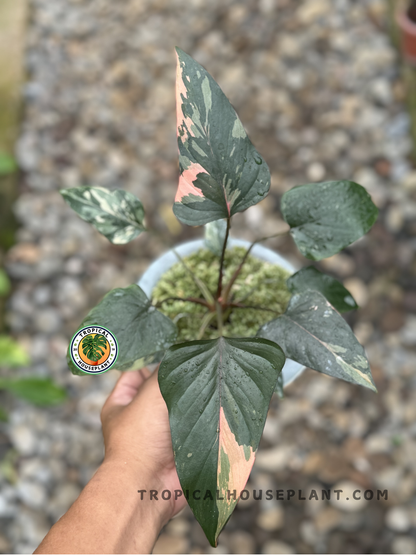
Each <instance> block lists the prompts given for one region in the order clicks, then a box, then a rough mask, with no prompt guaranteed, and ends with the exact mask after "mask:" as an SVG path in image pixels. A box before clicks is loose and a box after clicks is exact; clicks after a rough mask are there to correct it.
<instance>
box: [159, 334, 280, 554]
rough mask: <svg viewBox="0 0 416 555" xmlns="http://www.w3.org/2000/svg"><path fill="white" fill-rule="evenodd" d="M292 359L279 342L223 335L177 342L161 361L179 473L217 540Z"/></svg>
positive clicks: (161, 380)
mask: <svg viewBox="0 0 416 555" xmlns="http://www.w3.org/2000/svg"><path fill="white" fill-rule="evenodd" d="M284 362H285V357H284V355H283V352H282V350H281V349H280V347H279V346H278V345H276V343H273V342H271V341H267V340H264V339H256V338H250V339H230V338H225V337H220V338H219V339H215V340H211V341H191V342H188V343H182V344H180V345H176V346H174V347H171V348H170V349H169V350H168V351H167V352H166V354H165V357H164V358H163V360H162V363H161V365H160V368H159V384H160V390H161V392H162V395H163V397H164V399H165V401H166V404H167V406H168V409H169V420H170V428H171V432H172V444H173V451H174V455H175V463H176V469H177V472H178V476H179V479H180V482H181V486H182V489H183V490H184V492H185V493H186V492H188V493H189V498H188V503H189V505H190V507H191V509H192V511H193V513H194V515H195V517H196V518H197V520H198V522H199V523H200V524H201V526H202V528H203V530H204V532H205V534H206V536H207V538H208V540H209V541H210V543H211V545H213V546H215V545H216V543H217V538H218V535H219V534H220V532H221V530H222V529H223V527H224V526H225V524H226V522H227V520H228V519H229V517H230V515H231V513H232V512H233V510H234V508H235V506H236V504H237V501H238V497H239V495H240V492H241V491H242V490H243V489H244V486H245V484H246V482H247V479H248V477H249V475H250V471H251V468H252V466H253V463H254V458H255V453H256V450H257V447H258V444H259V441H260V437H261V434H262V431H263V427H264V424H265V421H266V416H267V409H268V407H269V403H270V399H271V396H272V394H273V390H274V388H275V385H276V381H277V378H278V376H279V374H280V372H281V370H282V368H283V365H284ZM198 490H199V491H200V492H201V500H196V499H195V498H194V495H196V496H198V493H197V492H198ZM228 490H229V491H230V492H231V493H232V492H233V490H236V499H235V500H234V499H233V498H232V497H231V496H230V499H228ZM221 498H224V499H221Z"/></svg>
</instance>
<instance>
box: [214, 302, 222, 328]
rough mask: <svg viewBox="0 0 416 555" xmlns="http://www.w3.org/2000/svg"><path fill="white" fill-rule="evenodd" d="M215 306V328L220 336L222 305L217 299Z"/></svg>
mask: <svg viewBox="0 0 416 555" xmlns="http://www.w3.org/2000/svg"><path fill="white" fill-rule="evenodd" d="M215 308H216V311H217V328H218V333H219V334H220V336H222V323H223V322H222V307H221V304H220V303H219V302H218V301H217V302H216V303H215Z"/></svg>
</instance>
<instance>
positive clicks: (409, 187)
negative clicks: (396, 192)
mask: <svg viewBox="0 0 416 555" xmlns="http://www.w3.org/2000/svg"><path fill="white" fill-rule="evenodd" d="M403 187H404V189H405V190H406V191H409V192H411V193H412V192H414V191H416V171H413V172H411V173H409V174H408V175H407V176H406V177H405V178H404V180H403Z"/></svg>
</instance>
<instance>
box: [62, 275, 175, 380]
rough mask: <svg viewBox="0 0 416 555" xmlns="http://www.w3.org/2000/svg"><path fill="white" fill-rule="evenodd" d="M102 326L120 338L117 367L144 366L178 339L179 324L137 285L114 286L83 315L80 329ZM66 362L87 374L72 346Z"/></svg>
mask: <svg viewBox="0 0 416 555" xmlns="http://www.w3.org/2000/svg"><path fill="white" fill-rule="evenodd" d="M86 326H91V327H93V326H103V327H105V328H107V329H109V330H110V331H111V332H112V333H113V334H114V335H115V336H116V339H117V341H118V346H119V355H118V358H117V363H116V365H115V368H116V369H117V370H129V369H130V368H133V367H134V368H141V367H142V366H145V365H146V364H149V363H150V362H152V361H154V360H155V355H156V356H158V355H159V353H160V351H163V350H165V349H166V348H167V347H169V346H170V345H172V343H174V341H175V339H176V333H177V330H176V326H175V324H174V323H173V322H172V320H170V318H168V317H167V316H165V315H164V314H162V313H161V312H159V311H158V310H156V308H155V307H154V306H152V304H151V301H150V300H149V299H148V298H147V296H146V294H145V293H144V291H143V290H142V289H141V288H140V287H139V286H138V285H129V287H125V288H124V289H123V288H117V289H113V290H112V291H110V292H109V293H107V294H106V295H105V296H104V298H103V299H102V301H101V302H100V303H99V304H98V305H97V306H96V307H94V308H93V309H92V310H91V311H90V312H89V313H88V315H87V316H86V317H85V318H84V320H83V321H82V323H81V325H80V326H79V329H81V328H84V327H86ZM67 362H68V366H69V367H70V369H71V371H72V373H73V374H77V375H79V376H85V374H84V372H81V370H79V369H78V368H77V367H76V366H75V364H74V363H73V362H72V360H71V357H70V354H69V349H68V354H67Z"/></svg>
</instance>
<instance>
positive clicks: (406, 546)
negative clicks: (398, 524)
mask: <svg viewBox="0 0 416 555" xmlns="http://www.w3.org/2000/svg"><path fill="white" fill-rule="evenodd" d="M391 549H392V553H397V554H402V553H403V554H408V553H416V539H415V538H413V537H412V536H397V537H395V538H394V539H393V541H392V544H391Z"/></svg>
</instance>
